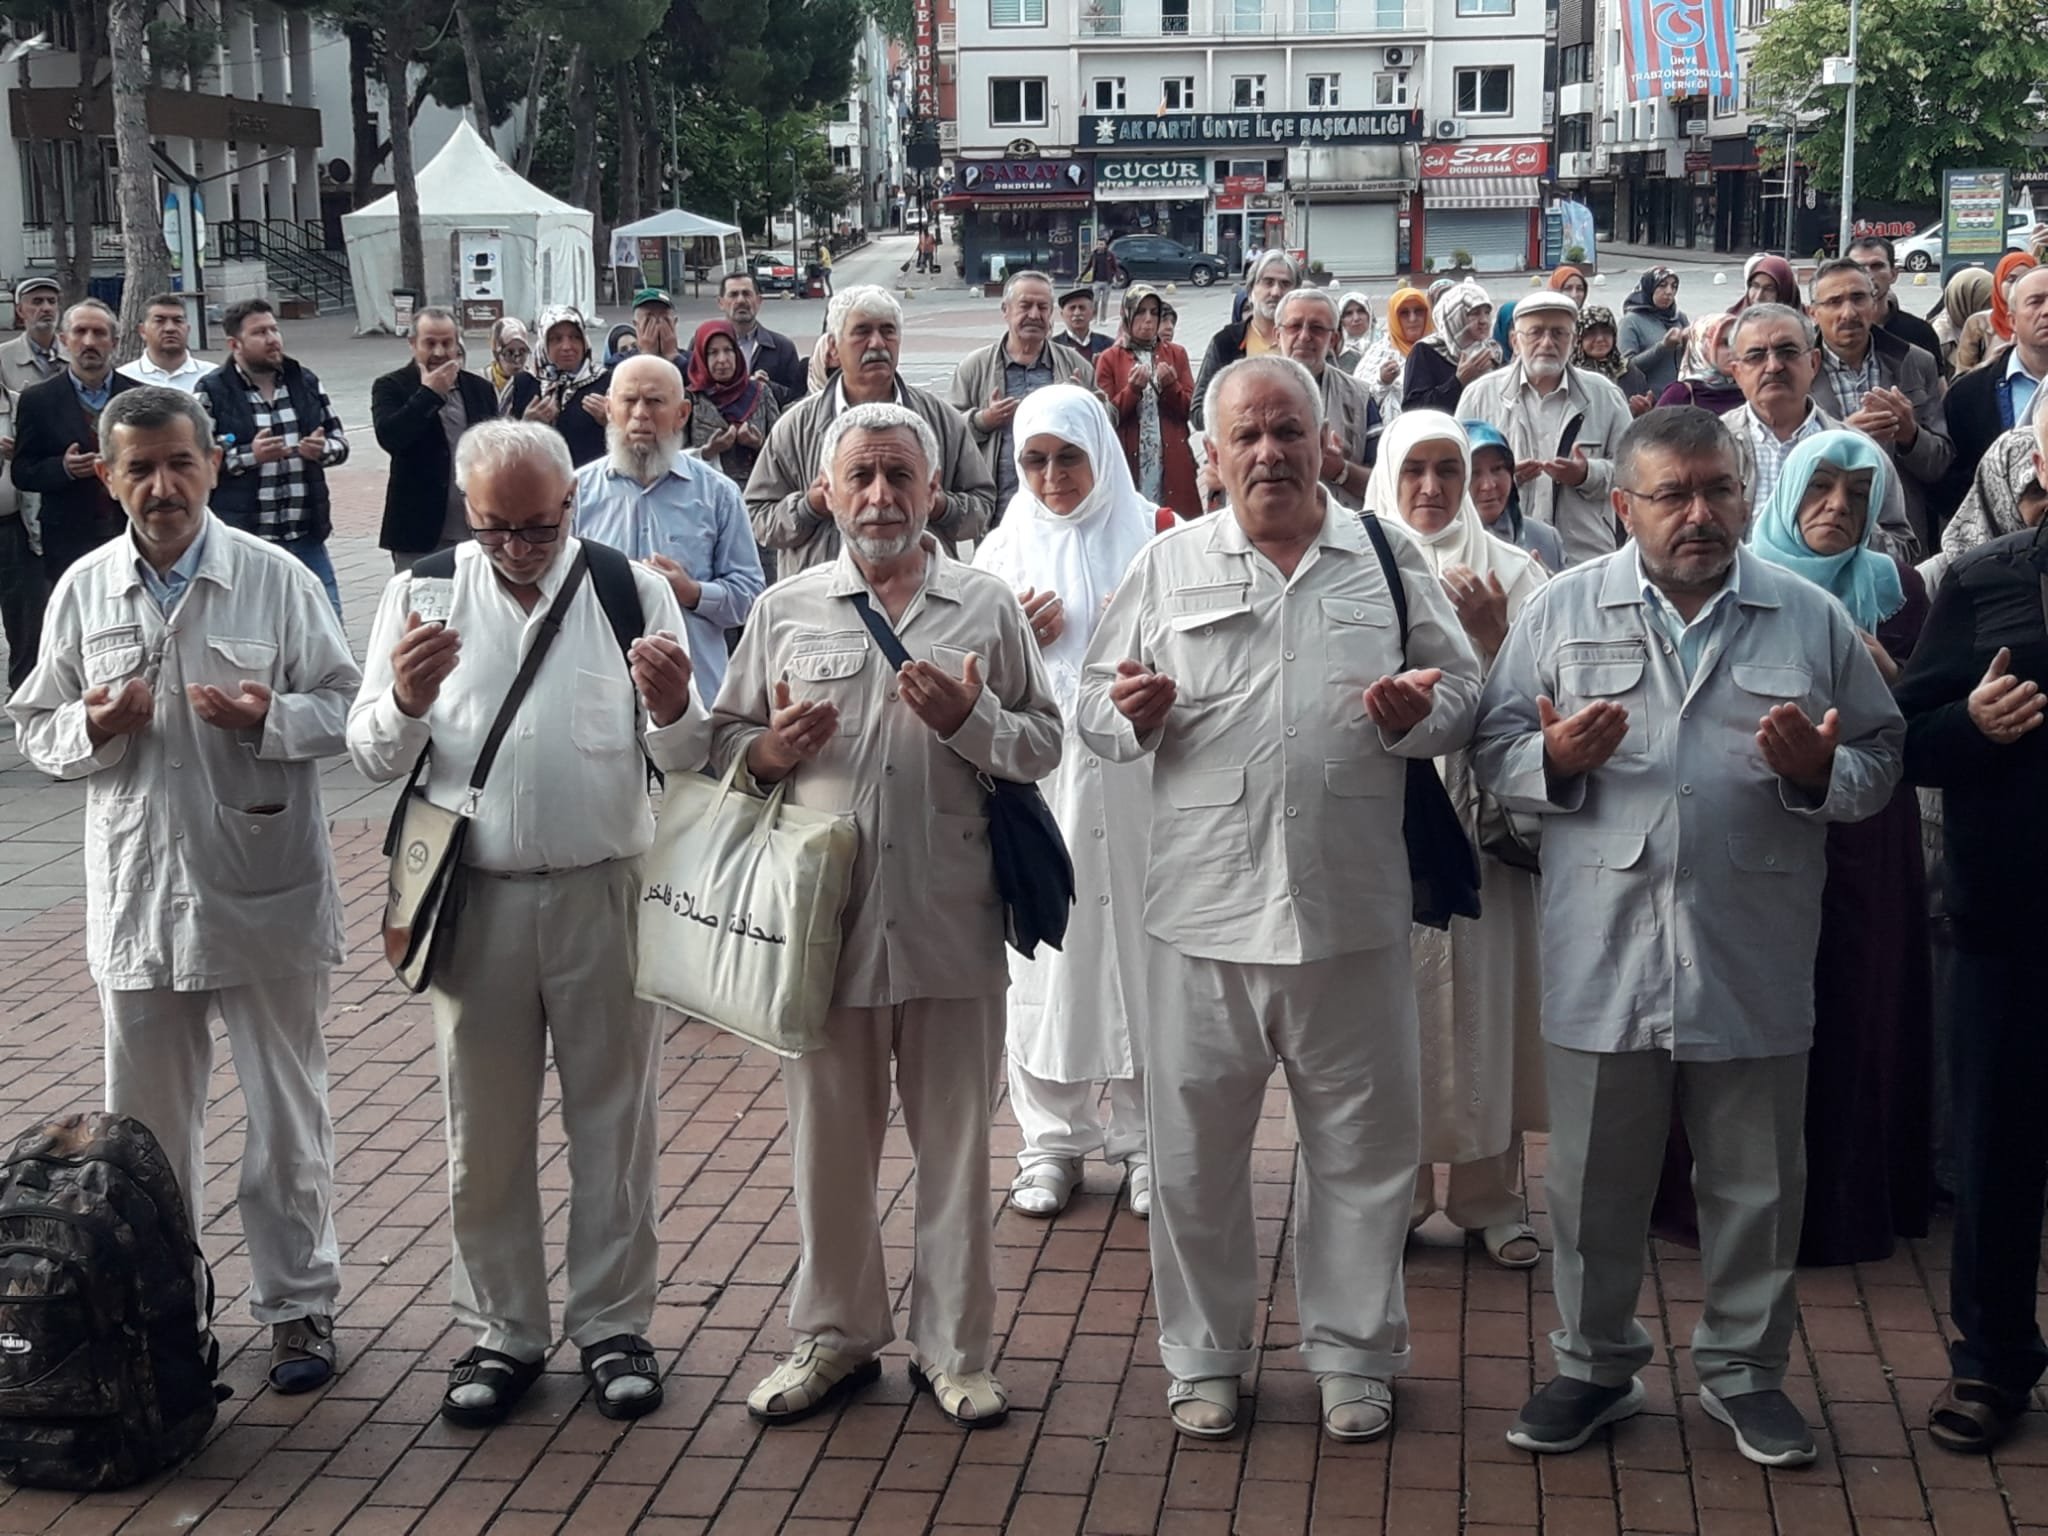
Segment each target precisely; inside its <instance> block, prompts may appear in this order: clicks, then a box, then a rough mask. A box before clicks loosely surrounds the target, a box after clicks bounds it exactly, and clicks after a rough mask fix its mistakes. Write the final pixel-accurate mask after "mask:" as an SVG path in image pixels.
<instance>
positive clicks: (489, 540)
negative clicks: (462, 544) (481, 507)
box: [469, 523, 564, 549]
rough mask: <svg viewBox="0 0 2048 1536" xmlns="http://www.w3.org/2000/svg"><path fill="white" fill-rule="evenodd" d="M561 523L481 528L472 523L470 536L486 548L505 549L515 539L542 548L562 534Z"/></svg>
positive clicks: (526, 544)
mask: <svg viewBox="0 0 2048 1536" xmlns="http://www.w3.org/2000/svg"><path fill="white" fill-rule="evenodd" d="M563 526H564V525H563V524H561V523H529V524H527V525H526V526H525V527H524V528H479V527H477V526H476V525H475V524H474V523H472V524H471V525H470V529H469V532H470V536H471V537H472V538H474V539H475V540H476V541H477V544H478V545H479V546H481V547H482V548H484V549H503V548H504V547H505V546H506V545H507V544H510V543H511V542H512V541H513V540H514V539H517V540H518V541H519V542H520V543H522V544H524V545H525V546H526V547H527V548H528V549H540V548H541V547H543V546H544V545H548V544H552V543H554V542H555V540H557V539H559V538H560V537H561V536H562V528H563Z"/></svg>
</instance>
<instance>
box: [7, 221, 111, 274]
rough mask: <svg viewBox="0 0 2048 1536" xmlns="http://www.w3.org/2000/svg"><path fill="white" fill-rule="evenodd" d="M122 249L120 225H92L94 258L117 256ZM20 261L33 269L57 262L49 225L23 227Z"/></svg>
mask: <svg viewBox="0 0 2048 1536" xmlns="http://www.w3.org/2000/svg"><path fill="white" fill-rule="evenodd" d="M122 249H123V247H122V245H121V226H120V225H118V224H95V225H93V227H92V253H93V255H94V256H96V257H109V256H119V255H120V254H121V252H122ZM21 259H22V260H23V261H25V262H27V263H28V264H29V265H30V266H33V267H47V266H51V265H54V264H55V262H56V260H57V237H56V234H55V232H54V231H52V230H51V228H50V226H49V225H47V224H28V225H24V226H23V228H22V231H21Z"/></svg>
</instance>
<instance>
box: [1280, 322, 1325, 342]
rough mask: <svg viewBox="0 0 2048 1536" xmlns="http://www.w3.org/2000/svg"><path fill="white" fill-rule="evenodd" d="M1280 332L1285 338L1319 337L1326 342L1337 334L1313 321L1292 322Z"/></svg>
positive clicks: (1281, 328)
mask: <svg viewBox="0 0 2048 1536" xmlns="http://www.w3.org/2000/svg"><path fill="white" fill-rule="evenodd" d="M1280 331H1281V334H1282V335H1285V336H1319V337H1321V338H1323V339H1324V340H1325V341H1327V340H1328V339H1329V338H1330V337H1332V336H1334V335H1336V334H1337V333H1336V332H1335V331H1334V330H1332V329H1331V328H1330V327H1329V326H1327V325H1323V324H1320V323H1318V322H1316V321H1311V320H1290V321H1288V322H1287V323H1286V324H1285V325H1283V326H1281V327H1280Z"/></svg>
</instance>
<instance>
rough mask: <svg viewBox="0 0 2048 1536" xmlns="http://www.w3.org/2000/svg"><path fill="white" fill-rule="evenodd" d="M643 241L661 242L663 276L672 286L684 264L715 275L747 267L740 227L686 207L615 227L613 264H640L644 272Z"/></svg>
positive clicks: (637, 265) (680, 280)
mask: <svg viewBox="0 0 2048 1536" xmlns="http://www.w3.org/2000/svg"><path fill="white" fill-rule="evenodd" d="M642 240H659V241H661V242H662V251H663V256H662V265H661V271H662V277H663V279H664V280H665V281H667V282H668V283H670V284H671V285H676V284H680V283H681V282H682V280H683V279H682V272H681V268H682V267H684V266H689V267H702V268H703V269H704V270H705V271H706V272H707V273H709V274H710V275H711V276H713V277H718V276H722V275H723V274H725V273H727V272H744V271H746V270H747V243H746V241H745V240H744V239H742V238H741V236H740V231H739V227H738V226H737V225H734V224H721V223H719V222H718V220H716V219H707V218H705V217H704V216H703V215H702V214H701V213H691V212H690V211H689V210H688V209H686V208H671V209H669V210H668V212H666V213H657V214H654V215H652V216H651V217H648V218H645V219H641V220H640V221H639V222H638V223H635V224H622V225H620V226H619V227H618V228H617V229H615V230H613V231H612V265H613V266H615V267H637V268H640V269H641V270H642V272H643V273H644V272H645V270H646V268H645V264H644V263H643V262H642V261H641V259H640V242H641V241H642ZM679 244H680V245H681V246H682V248H683V254H682V256H681V257H680V259H678V258H677V257H676V255H675V247H676V246H677V245H679Z"/></svg>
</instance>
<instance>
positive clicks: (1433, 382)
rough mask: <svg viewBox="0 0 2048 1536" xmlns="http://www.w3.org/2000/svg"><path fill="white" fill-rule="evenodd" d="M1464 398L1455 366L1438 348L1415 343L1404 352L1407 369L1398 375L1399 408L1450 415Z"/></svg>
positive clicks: (1463, 385) (1463, 388)
mask: <svg viewBox="0 0 2048 1536" xmlns="http://www.w3.org/2000/svg"><path fill="white" fill-rule="evenodd" d="M1464 395H1465V384H1464V381H1463V380H1461V379H1460V378H1459V377H1458V365H1457V364H1456V363H1454V362H1452V361H1451V360H1450V358H1448V357H1446V356H1445V355H1444V353H1443V352H1442V350H1441V349H1439V348H1437V347H1432V346H1430V345H1429V344H1428V343H1427V342H1417V343H1416V344H1415V346H1414V347H1412V348H1411V349H1410V350H1409V353H1408V368H1407V371H1406V372H1405V373H1404V374H1402V376H1401V409H1402V410H1404V411H1444V412H1446V413H1453V412H1455V411H1456V410H1457V409H1458V402H1459V400H1461V399H1463V398H1464Z"/></svg>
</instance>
